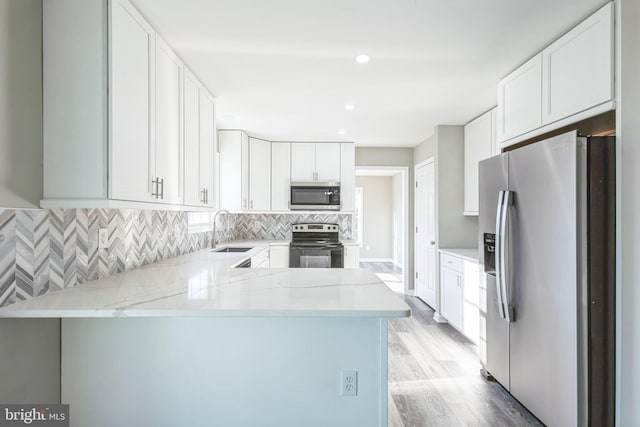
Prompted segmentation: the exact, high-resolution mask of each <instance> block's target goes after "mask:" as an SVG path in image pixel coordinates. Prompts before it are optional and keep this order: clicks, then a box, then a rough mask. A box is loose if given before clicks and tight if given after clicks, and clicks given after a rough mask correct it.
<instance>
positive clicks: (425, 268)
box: [415, 162, 438, 310]
mask: <svg viewBox="0 0 640 427" xmlns="http://www.w3.org/2000/svg"><path fill="white" fill-rule="evenodd" d="M435 188H436V187H435V162H430V163H427V164H425V165H423V166H420V167H419V168H417V169H416V189H415V190H416V193H415V203H416V211H415V217H416V218H415V222H416V240H415V266H416V267H415V268H416V282H415V289H416V295H417V296H418V298H420V299H421V300H423V301H424V302H426V303H427V304H428V305H429V306H431V308H433V309H434V310H437V309H438V307H437V301H438V295H437V285H436V283H437V282H436V260H437V254H436V220H435V217H436V208H435V204H436V197H435V194H436V190H435Z"/></svg>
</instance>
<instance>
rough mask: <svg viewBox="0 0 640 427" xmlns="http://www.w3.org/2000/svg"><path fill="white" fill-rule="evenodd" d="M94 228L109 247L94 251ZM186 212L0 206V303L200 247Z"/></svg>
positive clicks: (204, 237) (204, 238)
mask: <svg viewBox="0 0 640 427" xmlns="http://www.w3.org/2000/svg"><path fill="white" fill-rule="evenodd" d="M98 228H107V229H108V232H109V248H108V249H98ZM210 239H211V233H209V232H207V233H196V234H188V229H187V213H186V212H171V211H142V210H129V209H51V210H10V209H6V210H2V209H0V307H1V306H4V305H8V304H11V303H13V302H16V301H20V300H24V299H28V298H31V297H34V296H38V295H42V294H45V293H47V292H50V291H53V290H57V289H62V288H67V287H70V286H75V285H77V284H80V283H84V282H87V281H89V280H94V279H99V278H102V277H106V276H110V275H112V274H116V273H119V272H121V271H125V270H131V269H134V268H138V267H140V266H142V265H145V264H150V263H154V262H158V261H161V260H164V259H167V258H172V257H175V256H178V255H182V254H185V253H190V252H194V251H197V250H199V249H203V248H206V247H207V246H208V245H209V244H210Z"/></svg>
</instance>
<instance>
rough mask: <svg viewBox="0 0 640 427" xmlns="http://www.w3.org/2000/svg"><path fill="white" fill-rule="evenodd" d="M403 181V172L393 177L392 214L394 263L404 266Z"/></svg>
mask: <svg viewBox="0 0 640 427" xmlns="http://www.w3.org/2000/svg"><path fill="white" fill-rule="evenodd" d="M402 190H403V183H402V174H401V173H398V174H395V175H393V176H392V177H391V199H392V205H391V210H392V212H391V216H392V218H391V219H392V230H391V231H392V239H393V263H394V264H395V265H396V266H398V267H400V268H404V256H403V255H404V230H405V228H404V227H405V224H404V209H403V206H402V205H403V202H404V200H403V198H404V197H403V191H402Z"/></svg>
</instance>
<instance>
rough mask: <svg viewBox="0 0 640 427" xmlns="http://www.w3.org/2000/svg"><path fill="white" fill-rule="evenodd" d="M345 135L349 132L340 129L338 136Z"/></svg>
mask: <svg viewBox="0 0 640 427" xmlns="http://www.w3.org/2000/svg"><path fill="white" fill-rule="evenodd" d="M345 133H347V131H346V130H344V129H340V130H339V131H338V135H344V134H345Z"/></svg>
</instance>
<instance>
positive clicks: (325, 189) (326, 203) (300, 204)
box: [289, 181, 341, 211]
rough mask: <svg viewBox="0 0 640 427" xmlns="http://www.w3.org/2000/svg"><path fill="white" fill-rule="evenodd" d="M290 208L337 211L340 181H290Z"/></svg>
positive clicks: (338, 207) (338, 208)
mask: <svg viewBox="0 0 640 427" xmlns="http://www.w3.org/2000/svg"><path fill="white" fill-rule="evenodd" d="M289 207H290V208H291V210H305V211H316V210H319V211H325V210H327V211H339V210H340V207H341V204H340V183H339V182H320V181H304V182H292V183H291V202H290V204H289Z"/></svg>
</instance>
